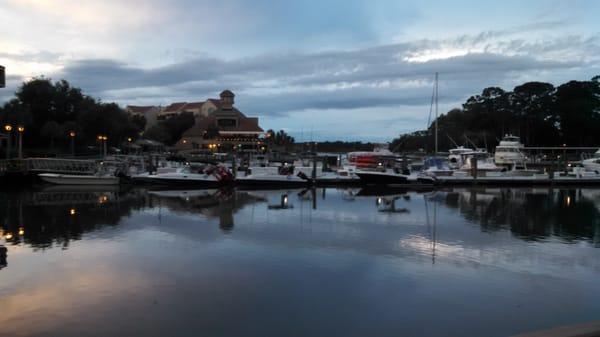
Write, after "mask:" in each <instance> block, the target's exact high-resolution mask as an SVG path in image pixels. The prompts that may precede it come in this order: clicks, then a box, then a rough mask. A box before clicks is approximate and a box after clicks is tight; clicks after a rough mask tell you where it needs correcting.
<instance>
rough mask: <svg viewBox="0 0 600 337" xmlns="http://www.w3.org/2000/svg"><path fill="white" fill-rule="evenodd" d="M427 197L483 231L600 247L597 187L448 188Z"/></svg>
mask: <svg viewBox="0 0 600 337" xmlns="http://www.w3.org/2000/svg"><path fill="white" fill-rule="evenodd" d="M430 200H431V201H436V202H438V203H441V204H444V205H445V206H447V207H449V208H452V209H457V210H459V212H460V213H461V215H462V216H463V217H464V218H465V219H467V220H468V221H471V222H474V223H477V224H479V226H481V229H482V230H484V231H490V232H493V231H499V230H509V231H510V232H511V233H513V234H514V235H515V236H517V237H519V238H522V239H525V240H545V239H548V238H551V237H558V238H561V239H562V240H565V241H567V242H575V241H578V240H586V241H591V242H593V243H594V244H595V245H597V246H599V247H600V211H599V209H600V190H594V189H552V188H549V189H540V188H519V189H510V188H471V189H450V190H447V191H439V192H436V193H435V197H433V198H431V199H430Z"/></svg>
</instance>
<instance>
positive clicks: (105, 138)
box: [102, 136, 108, 157]
mask: <svg viewBox="0 0 600 337" xmlns="http://www.w3.org/2000/svg"><path fill="white" fill-rule="evenodd" d="M102 140H103V141H104V157H106V155H107V152H108V151H107V144H106V143H107V142H106V141H107V140H108V137H107V136H103V137H102Z"/></svg>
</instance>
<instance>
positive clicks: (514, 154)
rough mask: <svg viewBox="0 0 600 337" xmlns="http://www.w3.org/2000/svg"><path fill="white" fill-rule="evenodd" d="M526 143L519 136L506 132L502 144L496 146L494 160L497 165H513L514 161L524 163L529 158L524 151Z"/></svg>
mask: <svg viewBox="0 0 600 337" xmlns="http://www.w3.org/2000/svg"><path fill="white" fill-rule="evenodd" d="M524 147H525V146H524V145H523V144H522V143H521V140H520V139H519V137H517V136H513V135H511V134H506V135H505V136H504V137H503V138H502V140H501V141H500V144H498V146H496V151H495V153H494V162H495V163H496V165H507V166H508V165H513V164H514V163H523V162H525V161H526V160H527V157H526V156H525V153H523V149H524Z"/></svg>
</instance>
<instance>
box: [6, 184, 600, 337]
mask: <svg viewBox="0 0 600 337" xmlns="http://www.w3.org/2000/svg"><path fill="white" fill-rule="evenodd" d="M599 210H600V190H595V189H501V188H496V189H454V190H452V189H450V190H441V191H428V192H406V191H403V190H389V189H388V190H366V189H363V190H360V189H316V190H304V191H302V190H277V191H235V190H195V191H192V190H190V191H175V190H156V191H146V190H141V189H128V190H121V191H120V190H117V189H113V190H103V189H99V190H97V191H89V190H87V191H81V190H77V189H73V188H66V187H50V188H46V189H43V190H36V191H18V192H4V193H0V227H1V233H0V234H1V235H2V237H3V238H2V239H0V244H1V245H2V246H3V247H5V248H6V252H5V253H3V250H1V249H0V268H1V270H0V308H2V313H1V314H0V335H3V334H6V335H11V336H12V335H14V336H19V335H23V336H31V335H60V336H88V335H89V336H112V335H144V336H166V335H169V336H188V335H190V336H196V335H210V336H239V335H245V336H248V335H249V336H265V335H286V336H290V335H291V336H325V335H327V336H330V335H343V336H365V335H372V336H398V335H404V336H411V335H428V336H448V335H485V336H504V335H510V334H513V333H517V332H523V331H529V330H532V329H540V328H547V327H551V326H555V325H561V324H572V323H578V322H583V321H588V320H597V319H600V317H598V316H600V310H599V309H600V301H599V300H600V285H599V284H598V282H597V280H598V276H600V260H599V259H598V258H597V257H598V253H599V252H600V250H598V247H600V216H599V215H600V214H599Z"/></svg>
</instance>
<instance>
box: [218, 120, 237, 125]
mask: <svg viewBox="0 0 600 337" xmlns="http://www.w3.org/2000/svg"><path fill="white" fill-rule="evenodd" d="M217 125H218V126H219V127H236V126H237V120H235V119H231V118H222V119H219V120H217Z"/></svg>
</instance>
